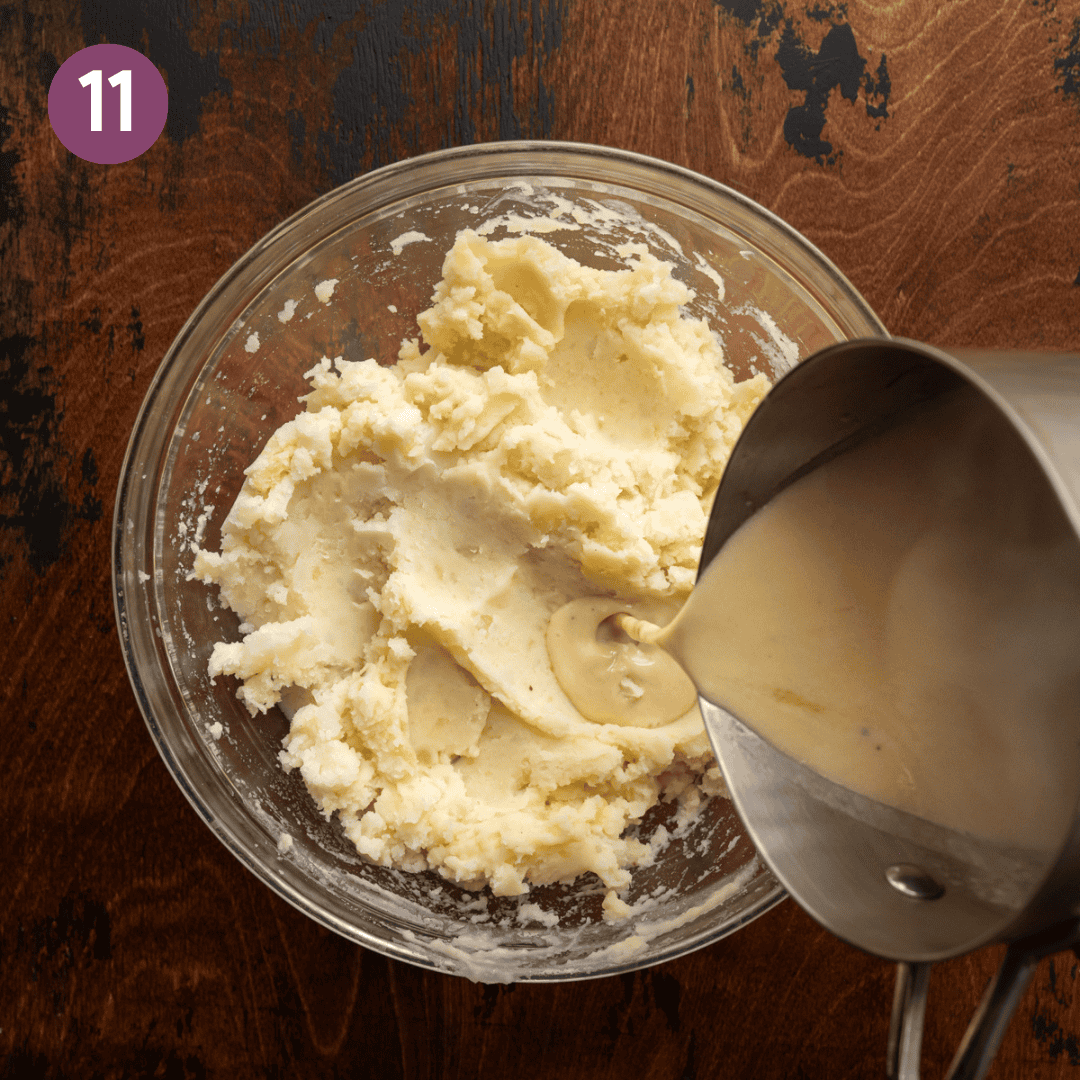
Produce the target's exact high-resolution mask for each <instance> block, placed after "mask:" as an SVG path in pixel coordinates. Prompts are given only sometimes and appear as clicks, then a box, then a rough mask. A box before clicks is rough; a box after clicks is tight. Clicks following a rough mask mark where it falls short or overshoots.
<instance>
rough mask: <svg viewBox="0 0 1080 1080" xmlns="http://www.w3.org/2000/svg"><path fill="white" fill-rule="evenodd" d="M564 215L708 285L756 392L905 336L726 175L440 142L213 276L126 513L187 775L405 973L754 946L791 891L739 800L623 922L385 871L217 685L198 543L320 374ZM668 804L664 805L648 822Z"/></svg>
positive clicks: (153, 391)
mask: <svg viewBox="0 0 1080 1080" xmlns="http://www.w3.org/2000/svg"><path fill="white" fill-rule="evenodd" d="M539 217H553V218H554V219H555V220H557V221H559V222H561V223H562V224H564V225H567V226H569V227H567V228H560V229H557V230H555V231H547V232H543V233H542V234H541V235H542V236H543V238H544V239H546V240H547V241H549V242H550V243H553V244H555V245H556V246H557V247H559V248H560V249H562V250H563V251H565V252H566V253H567V254H569V255H571V256H573V257H575V258H577V259H578V260H579V261H583V262H587V263H590V264H592V265H594V266H603V267H610V268H618V267H621V266H623V265H625V263H624V261H623V259H622V258H621V257H620V256H619V255H618V254H617V252H616V248H618V247H619V245H621V244H623V243H626V242H628V241H632V242H635V243H639V244H645V245H647V247H648V248H649V249H650V250H652V251H653V252H654V253H655V254H656V255H657V256H659V257H660V258H663V259H666V260H668V261H670V262H672V263H673V264H674V266H675V273H676V276H677V277H679V278H681V279H682V280H683V281H684V282H685V283H686V284H688V285H689V286H690V287H691V288H692V289H693V290H694V291H695V294H696V295H695V299H694V300H693V301H692V302H691V303H690V304H689V305H688V310H689V312H690V313H691V314H693V315H697V316H703V317H705V318H706V319H708V321H709V323H710V325H711V326H712V328H713V329H714V331H715V332H716V333H717V334H718V335H719V337H720V339H721V341H722V344H723V346H724V350H725V353H726V356H727V362H728V364H729V366H730V367H731V368H732V370H733V371H734V372H735V374H736V377H737V378H745V377H747V376H749V375H751V374H752V373H754V372H757V371H763V372H765V373H766V374H768V375H770V376H776V375H779V374H781V373H782V372H783V371H785V370H787V369H788V368H789V367H790V366H791V365H792V364H794V363H796V362H797V361H798V359H800V358H802V357H804V356H806V355H808V354H810V353H811V352H814V351H815V350H817V349H819V348H821V347H823V346H825V345H828V344H830V343H832V342H834V341H838V340H843V339H846V338H850V337H866V336H874V335H878V336H884V335H885V330H884V327H883V326H882V324H881V323H880V321H879V320H878V319H877V317H876V316H875V315H874V313H873V312H872V311H871V309H870V308H869V307H868V305H867V304H866V302H865V301H864V300H863V299H862V298H861V297H860V296H859V295H858V294H857V293H856V292H855V290H854V289H853V288H852V287H851V285H850V284H849V283H848V282H847V281H845V279H844V278H843V277H842V276H841V275H840V274H839V273H838V272H837V270H836V269H835V267H833V266H832V264H831V263H829V262H828V261H827V260H826V259H825V258H824V257H823V256H822V255H821V254H820V253H819V252H818V251H817V250H816V249H815V248H813V247H812V246H811V245H810V244H809V243H807V241H806V240H804V239H803V238H802V237H800V236H799V235H798V234H797V233H796V232H794V231H793V230H792V229H791V228H789V227H788V226H786V225H785V224H784V223H783V222H782V221H780V220H779V219H778V218H776V217H775V216H773V215H772V214H770V213H768V212H767V211H766V210H764V209H762V208H761V207H760V206H757V205H756V204H754V203H753V202H751V201H750V200H749V199H746V198H744V197H743V196H741V195H739V194H738V193H736V192H734V191H732V190H730V189H728V188H725V187H723V186H722V185H720V184H717V183H714V182H713V181H711V180H708V179H706V178H705V177H702V176H699V175H697V174H695V173H691V172H689V171H687V170H685V169H680V168H677V167H676V166H673V165H669V164H665V163H664V162H660V161H656V160H652V159H649V158H645V157H641V156H639V155H635V154H629V153H625V152H622V151H617V150H610V149H605V148H602V147H593V146H583V145H576V144H573V143H530V142H517V143H495V144H488V145H480V146H473V147H468V148H464V149H455V150H446V151H440V152H438V153H434V154H428V155H426V156H423V157H418V158H414V159H411V160H407V161H402V162H399V163H397V164H395V165H391V166H388V167H386V168H383V169H378V170H376V171H375V172H372V173H369V174H368V175H366V176H363V177H360V178H359V179H357V180H354V181H352V182H351V183H349V184H346V185H344V186H343V187H341V188H338V189H337V190H335V191H331V192H330V193H329V194H327V195H325V196H323V197H322V198H320V199H318V200H317V201H315V202H314V203H312V204H311V205H310V206H308V207H307V208H306V209H304V210H301V211H300V212H299V213H297V214H295V215H294V216H293V217H291V218H290V219H289V220H288V221H286V222H284V223H283V224H282V225H280V226H278V227H277V228H276V229H275V230H273V232H271V233H270V234H269V235H268V236H266V237H265V238H264V239H263V240H261V241H260V242H259V243H257V244H256V245H255V246H254V247H253V248H252V249H251V250H250V251H249V252H248V253H247V254H246V255H245V256H244V257H243V258H241V259H240V260H239V261H238V262H237V263H236V264H235V266H233V267H232V269H230V270H229V271H228V273H226V274H225V276H224V277H222V279H221V280H220V281H219V282H218V283H217V285H215V286H214V288H213V289H212V290H211V291H210V293H209V295H208V296H207V297H206V298H205V299H204V300H203V301H202V303H201V304H200V305H199V307H198V308H197V310H196V311H195V313H194V314H193V315H192V316H191V318H190V319H188V321H187V323H186V324H185V326H184V328H183V329H182V330H181V331H180V334H179V335H178V337H177V338H176V340H175V341H174V342H173V345H172V347H171V348H170V349H169V352H168V354H167V355H166V356H165V359H164V360H163V361H162V364H161V367H160V368H159V369H158V372H157V374H156V376H155V377H154V381H153V383H152V385H151V387H150V390H149V392H148V393H147V395H146V400H145V401H144V402H143V406H142V410H141V412H140V413H139V417H138V420H137V421H136V424H135V428H134V431H133V432H132V436H131V441H130V444H129V446H128V450H127V457H126V459H125V462H124V467H123V472H122V475H121V480H120V486H119V490H118V492H117V499H116V509H115V517H114V521H113V587H114V600H115V609H116V618H117V624H118V627H119V632H120V640H121V643H122V647H123V651H124V658H125V662H126V664H127V669H128V674H129V676H130V678H131V683H132V687H133V688H134V691H135V696H136V698H137V699H138V702H139V707H140V709H141V710H142V713H143V716H144V717H145V719H146V723H147V726H148V727H149V729H150V734H151V736H152V738H153V739H154V742H155V744H156V745H157V748H158V750H159V752H160V753H161V756H162V758H163V759H164V761H165V764H166V766H167V767H168V769H169V771H170V772H171V773H172V775H173V778H174V779H175V780H176V782H177V784H179V785H180V788H181V790H182V791H183V792H184V794H185V795H186V796H187V798H188V800H189V801H190V802H191V804H192V805H193V806H194V807H195V809H196V810H197V811H198V813H199V815H200V816H201V817H202V819H203V820H204V821H205V822H206V823H207V825H208V826H209V827H210V828H211V829H212V830H213V832H214V833H215V834H216V835H217V837H218V838H219V839H220V840H221V841H222V842H223V843H224V844H225V845H226V846H227V847H228V848H229V850H230V851H232V852H233V854H234V855H236V857H237V858H238V859H240V861H241V862H242V863H243V864H244V865H245V866H246V867H247V868H248V869H249V870H251V871H252V873H254V874H255V875H256V876H258V877H259V878H260V879H261V880H262V881H263V882H265V883H266V884H267V885H268V886H269V887H270V888H271V889H273V890H274V891H275V892H277V893H278V894H279V895H280V896H282V897H284V898H285V899H286V900H288V901H289V902H290V903H292V904H294V905H295V906H296V907H297V908H299V909H300V910H301V911H303V912H305V913H306V914H307V915H309V916H311V917H312V918H314V919H316V920H317V921H318V922H320V923H322V924H323V925H324V926H327V927H329V928H330V929H331V930H334V931H336V932H337V933H339V934H341V935H343V936H344V937H346V938H349V939H350V940H352V941H355V942H357V943H359V944H361V945H364V946H366V947H368V948H371V949H375V950H377V951H379V952H381V953H384V954H386V955H388V956H391V957H395V958H397V959H399V960H405V961H408V962H410V963H414V964H418V965H421V966H424V967H429V968H435V969H439V970H442V971H447V972H452V973H455V974H460V975H466V976H469V977H471V978H474V979H479V980H483V981H524V980H558V979H579V978H589V977H594V976H600V975H610V974H614V973H616V972H622V971H627V970H631V969H634V968H637V967H643V966H646V965H649V964H655V963H658V962H660V961H662V960H667V959H670V958H672V957H675V956H679V955H681V954H683V953H686V952H689V951H690V950H692V949H696V948H698V947H700V946H702V945H705V944H708V943H709V942H712V941H715V940H717V939H718V938H720V937H723V936H724V935H726V934H729V933H731V932H732V931H734V930H736V929H738V928H739V927H740V926H743V925H745V924H746V923H747V922H749V921H750V920H751V919H753V918H755V917H756V916H758V915H760V914H761V913H762V912H764V911H766V910H767V909H768V908H769V907H771V906H772V905H773V904H775V903H777V902H778V901H779V900H780V899H782V898H783V896H784V893H783V890H782V889H781V887H780V886H779V884H778V883H777V882H776V880H775V879H774V878H773V876H772V875H771V874H770V873H769V871H768V870H767V869H766V868H765V867H764V865H763V864H762V863H761V862H760V861H759V859H758V857H757V854H756V852H755V850H754V848H753V845H752V844H751V842H750V840H749V839H748V838H747V836H746V834H745V832H744V831H743V829H742V826H741V824H740V822H739V820H738V817H737V815H736V813H735V811H734V809H733V808H732V806H731V804H730V803H729V802H728V801H727V800H726V799H723V798H714V799H712V800H710V801H709V802H708V803H707V804H706V807H705V809H704V810H703V811H702V812H701V813H700V815H699V817H698V819H697V820H696V822H695V823H694V825H693V826H692V827H691V828H690V829H689V830H688V831H687V832H686V833H685V835H681V836H676V838H675V839H673V840H672V841H671V842H670V843H669V844H668V846H667V847H666V849H665V850H664V852H663V854H662V856H661V857H660V858H659V859H658V860H657V861H656V863H655V864H654V865H653V866H651V867H642V868H639V869H637V870H635V871H634V879H633V884H632V886H631V887H630V889H629V893H628V895H627V896H626V899H627V901H628V902H629V903H630V904H631V906H632V907H633V909H634V912H633V914H632V915H631V916H630V917H628V918H626V919H624V920H622V921H620V922H614V923H612V922H606V921H604V920H603V919H602V918H601V907H600V904H601V900H602V898H603V894H604V889H603V888H602V887H601V886H600V885H599V883H598V882H590V881H589V880H582V881H579V882H577V883H576V884H574V885H572V886H566V885H562V886H559V885H553V886H544V887H536V888H534V889H533V890H532V891H531V892H530V894H528V895H527V896H526V897H523V898H521V900H524V901H526V902H527V903H526V904H524V905H523V904H522V903H521V902H520V901H519V899H518V898H495V897H491V896H490V895H489V893H487V892H486V891H485V892H482V893H479V894H477V893H471V892H467V891H465V890H462V889H459V888H457V887H456V886H454V885H452V884H450V883H448V882H446V881H445V880H443V879H442V878H441V877H440V876H438V874H436V873H434V872H425V873H420V874H415V873H406V872H401V871H397V870H392V869H387V868H383V867H379V866H374V865H370V864H368V863H366V862H364V861H363V860H362V859H361V858H360V857H359V856H358V855H357V853H356V851H355V849H354V848H353V846H352V844H351V843H350V842H349V841H348V840H347V839H346V838H345V837H344V835H343V833H342V831H341V830H340V828H339V827H338V825H337V823H336V819H332V820H330V821H327V820H325V819H324V818H323V817H322V815H321V813H320V812H319V811H318V809H317V807H316V805H315V803H314V801H313V800H312V799H311V798H310V797H309V795H308V793H307V790H306V788H305V787H304V783H303V780H302V779H301V777H300V775H299V773H298V772H293V773H285V772H284V771H283V770H282V768H281V766H280V764H279V762H278V757H277V755H278V751H279V749H280V746H281V739H282V737H283V736H284V735H285V733H286V731H287V727H288V724H287V720H286V718H285V717H284V715H283V714H281V712H280V711H279V710H276V709H275V710H272V711H271V712H270V713H269V714H267V715H266V716H260V717H258V718H255V719H252V718H251V717H250V716H249V715H248V713H247V711H246V709H245V708H244V706H243V705H242V704H241V702H239V701H238V700H237V698H236V696H235V688H236V684H235V682H234V680H232V679H228V678H219V679H218V680H217V681H216V682H211V681H210V679H209V676H208V674H207V662H208V660H209V656H210V652H211V649H212V646H213V643H214V642H215V641H218V640H222V639H232V640H235V639H237V638H238V637H239V635H238V632H237V624H238V620H237V619H236V617H235V616H234V615H233V613H232V612H231V611H229V610H227V609H224V608H222V607H221V606H220V605H219V603H218V600H217V590H216V588H210V587H208V586H206V585H203V584H201V583H200V582H198V581H193V580H189V578H188V572H189V571H190V569H191V565H192V560H193V548H194V547H195V545H196V544H200V545H203V546H205V547H207V548H209V549H211V550H217V549H218V548H219V546H220V525H221V522H222V520H223V518H224V516H225V514H226V513H227V511H228V509H229V507H230V506H231V505H232V502H233V500H234V498H235V496H236V493H237V491H238V490H239V487H240V484H241V481H242V479H243V470H244V468H245V467H246V466H247V465H248V464H249V463H250V462H252V461H253V460H254V458H255V457H256V456H257V454H258V453H259V451H260V450H261V449H262V446H263V444H264V443H265V441H266V439H267V438H268V437H269V436H270V434H271V433H272V432H273V431H274V430H275V429H276V428H277V427H278V426H279V425H281V424H282V423H284V422H285V421H286V420H289V419H291V418H293V417H294V416H295V415H296V413H297V412H298V411H299V410H300V405H299V404H298V401H297V398H298V397H299V396H300V395H302V394H304V393H305V392H306V391H307V389H308V387H307V383H306V382H305V380H304V378H303V373H304V372H306V371H307V370H309V369H310V368H311V367H312V366H313V365H314V363H315V362H316V361H317V360H318V359H319V358H320V357H322V356H324V355H326V356H330V357H334V356H338V355H341V356H344V357H345V358H346V359H350V360H360V359H364V358H366V357H368V356H376V357H382V358H390V357H394V356H396V354H397V350H398V347H399V345H400V342H401V340H402V339H403V338H405V337H411V336H414V335H415V334H416V326H415V316H416V314H417V313H418V312H419V311H421V310H422V309H423V308H425V307H426V306H427V305H428V302H429V299H430V297H431V294H432V291H433V289H434V286H435V283H436V281H437V280H438V279H439V277H440V273H441V266H442V261H443V257H444V255H445V253H446V252H447V251H448V250H449V248H450V247H451V245H452V243H453V240H454V237H455V235H456V233H457V232H458V231H459V230H460V229H462V228H463V227H466V226H471V227H476V226H478V225H480V224H481V223H483V222H490V221H492V220H494V221H495V225H494V226H493V227H492V228H493V232H492V233H491V235H492V236H494V237H496V238H497V237H499V236H502V235H508V234H510V233H513V232H517V231H521V229H522V228H523V227H526V225H525V220H526V219H530V218H531V219H535V218H539ZM536 227H537V226H536V225H535V223H534V225H533V226H532V228H536ZM330 279H336V285H335V286H334V289H333V295H332V298H331V302H329V303H323V302H322V301H321V300H320V299H319V297H318V296H317V295H316V293H315V286H316V285H318V284H319V283H320V282H325V281H327V280H330ZM323 291H324V293H325V289H324V290H323ZM290 301H291V302H293V303H292V304H290V303H289V302H290ZM294 305H295V306H294ZM290 310H292V315H291V317H290V318H288V319H287V321H286V316H288V314H289V312H290ZM253 335H257V340H256V337H255V336H253ZM666 813H670V810H669V809H668V808H666V807H664V806H663V805H661V806H660V807H658V808H657V809H656V811H655V812H654V814H653V815H652V820H650V821H648V822H647V824H646V826H644V828H645V829H646V830H647V829H651V828H653V827H654V826H655V824H657V823H659V822H661V821H663V820H664V815H665V814H666ZM523 909H524V910H523ZM556 916H557V918H556Z"/></svg>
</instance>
